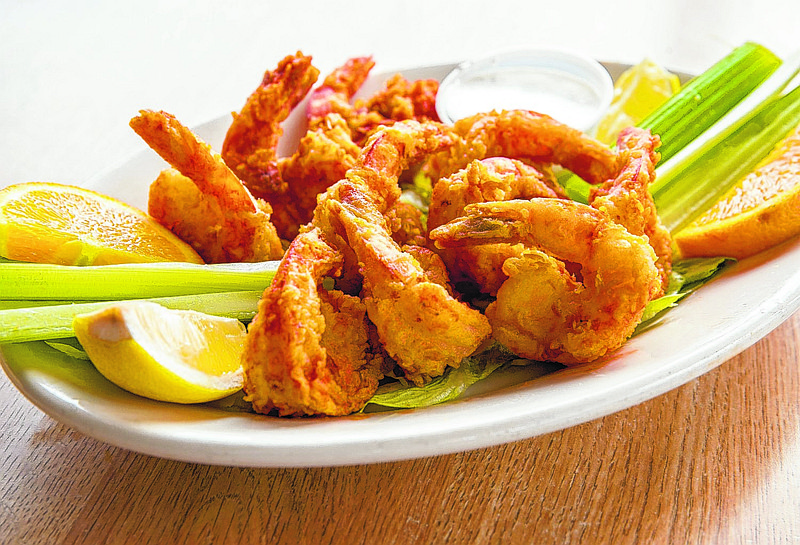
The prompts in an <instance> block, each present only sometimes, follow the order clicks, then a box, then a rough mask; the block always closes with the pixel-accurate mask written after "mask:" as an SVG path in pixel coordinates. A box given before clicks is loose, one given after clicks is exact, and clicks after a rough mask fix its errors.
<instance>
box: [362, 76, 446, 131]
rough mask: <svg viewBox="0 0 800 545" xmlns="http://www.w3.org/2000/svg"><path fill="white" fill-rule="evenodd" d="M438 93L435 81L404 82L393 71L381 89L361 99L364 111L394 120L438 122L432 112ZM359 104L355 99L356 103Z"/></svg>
mask: <svg viewBox="0 0 800 545" xmlns="http://www.w3.org/2000/svg"><path fill="white" fill-rule="evenodd" d="M438 92H439V82H438V81H437V80H435V79H423V80H415V81H408V80H407V79H406V78H404V77H403V75H402V74H395V75H394V76H392V77H391V78H389V80H388V81H387V82H386V85H385V86H384V88H383V89H382V90H380V91H378V92H377V93H375V94H374V95H373V96H371V97H369V98H368V99H366V100H364V101H363V104H364V106H365V107H366V109H367V110H370V111H375V112H378V113H379V114H381V115H382V116H383V117H385V118H387V119H391V120H394V121H404V120H406V119H413V120H415V121H419V122H425V121H439V114H437V113H436V94H437V93H438ZM359 103H360V102H359V101H356V105H358V104H359Z"/></svg>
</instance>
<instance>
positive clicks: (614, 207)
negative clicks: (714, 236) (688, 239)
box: [589, 127, 672, 289]
mask: <svg viewBox="0 0 800 545" xmlns="http://www.w3.org/2000/svg"><path fill="white" fill-rule="evenodd" d="M659 143H660V139H659V137H658V135H651V134H650V131H646V130H643V129H638V128H635V127H629V128H627V129H623V131H622V132H621V133H620V135H619V138H618V140H617V150H618V168H619V174H618V175H617V176H616V177H614V178H612V179H610V180H608V181H607V182H605V183H604V184H602V185H600V186H598V187H595V188H592V192H591V194H590V198H589V203H590V204H591V205H592V206H593V207H594V208H597V209H598V210H601V211H603V212H604V213H606V214H608V216H609V217H610V218H611V219H612V220H614V221H615V222H617V223H619V224H620V225H622V226H623V227H625V229H627V230H628V232H630V233H632V234H634V235H645V236H647V238H648V240H649V241H650V245H651V246H652V247H653V249H654V250H655V252H656V255H657V256H658V261H657V263H656V265H657V266H658V269H659V271H661V284H662V287H663V288H664V289H666V288H667V284H668V283H669V276H670V271H671V270H672V237H671V235H670V234H669V231H668V230H667V229H666V228H665V227H664V226H663V225H662V223H661V219H660V218H659V216H658V211H657V210H656V205H655V202H654V201H653V197H652V195H650V192H649V191H648V190H647V187H648V185H650V183H652V181H653V180H654V179H655V167H656V163H658V160H659V158H660V157H659V154H658V153H657V152H656V151H655V149H656V148H657V147H658V145H659Z"/></svg>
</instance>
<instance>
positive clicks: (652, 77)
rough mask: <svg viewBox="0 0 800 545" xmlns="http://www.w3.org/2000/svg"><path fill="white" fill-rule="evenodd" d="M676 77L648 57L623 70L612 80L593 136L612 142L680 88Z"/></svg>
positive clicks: (607, 142) (608, 142)
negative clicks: (611, 93) (605, 108)
mask: <svg viewBox="0 0 800 545" xmlns="http://www.w3.org/2000/svg"><path fill="white" fill-rule="evenodd" d="M680 85H681V82H680V79H679V78H678V76H676V75H675V74H673V73H671V72H669V71H667V70H665V69H664V68H662V67H661V66H660V65H659V64H658V63H656V62H654V61H653V60H651V59H645V60H643V61H642V62H640V63H639V64H636V65H634V66H632V67H631V68H629V69H627V70H626V71H625V72H623V73H622V74H621V75H620V77H619V78H617V81H616V82H615V83H614V98H613V99H612V100H611V106H609V108H608V112H606V115H605V116H603V118H602V119H601V120H600V121H599V123H598V124H597V132H596V134H595V136H596V138H597V139H598V140H600V141H601V142H605V143H606V144H614V143H615V142H616V141H617V135H618V134H619V132H620V131H621V130H622V129H624V128H625V127H631V126H634V125H636V124H637V123H639V122H640V121H642V120H643V119H644V118H645V117H647V116H648V115H649V114H651V113H652V112H654V111H655V110H656V109H657V108H658V107H659V106H661V105H662V104H663V103H664V102H666V101H667V99H669V98H670V97H671V96H672V95H674V94H675V93H676V92H678V90H679V89H680Z"/></svg>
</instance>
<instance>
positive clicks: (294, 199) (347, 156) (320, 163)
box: [276, 113, 361, 240]
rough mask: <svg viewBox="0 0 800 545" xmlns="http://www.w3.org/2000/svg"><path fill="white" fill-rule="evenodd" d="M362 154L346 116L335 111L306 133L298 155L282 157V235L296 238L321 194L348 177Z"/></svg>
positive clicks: (280, 161) (280, 164)
mask: <svg viewBox="0 0 800 545" xmlns="http://www.w3.org/2000/svg"><path fill="white" fill-rule="evenodd" d="M360 153H361V148H359V147H358V146H357V145H355V144H354V143H353V141H352V140H351V139H350V130H349V129H348V128H347V124H346V123H345V121H344V119H343V118H342V116H340V115H339V114H335V113H332V114H328V115H327V116H326V117H325V118H324V119H323V120H322V121H321V122H320V123H319V124H318V125H317V126H316V128H313V129H309V130H308V132H306V134H305V135H304V136H303V137H302V138H301V139H300V142H299V144H298V147H297V151H296V152H295V153H294V154H292V155H291V156H290V157H283V158H280V159H279V160H278V167H279V169H280V174H281V178H282V180H283V181H284V183H285V184H286V193H285V198H283V199H281V200H282V204H281V206H282V207H283V210H285V213H284V215H283V216H282V217H283V218H284V221H282V222H279V224H278V225H276V227H277V228H278V233H279V234H280V235H281V237H282V238H285V239H288V240H291V239H293V238H294V237H295V236H296V235H297V233H298V232H299V231H300V226H301V225H305V224H306V223H308V222H309V221H311V218H312V217H313V214H314V208H315V207H316V205H317V195H318V194H319V193H323V192H324V191H325V190H326V189H327V188H328V187H330V186H331V185H332V184H334V183H336V182H338V181H339V180H341V179H342V178H344V176H345V173H347V171H348V170H349V169H350V168H352V167H353V166H354V165H355V164H356V160H357V159H358V156H359V154H360Z"/></svg>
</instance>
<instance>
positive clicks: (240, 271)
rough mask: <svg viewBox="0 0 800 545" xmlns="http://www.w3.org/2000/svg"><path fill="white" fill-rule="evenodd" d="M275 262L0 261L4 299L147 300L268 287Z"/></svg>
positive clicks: (2, 297) (0, 276)
mask: <svg viewBox="0 0 800 545" xmlns="http://www.w3.org/2000/svg"><path fill="white" fill-rule="evenodd" d="M277 265H278V262H277V261H267V262H262V263H229V264H220V265H194V264H191V263H135V264H124V265H102V266H87V267H72V266H64V265H45V264H41V263H20V262H2V263H0V300H4V299H6V300H18V299H22V300H37V299H61V300H69V301H80V300H101V301H108V300H112V299H144V298H152V297H170V296H177V295H191V294H199V293H213V292H227V291H254V290H262V291H263V290H264V289H265V288H266V287H267V286H269V284H270V282H271V281H272V277H273V276H274V275H275V270H276V268H277Z"/></svg>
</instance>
